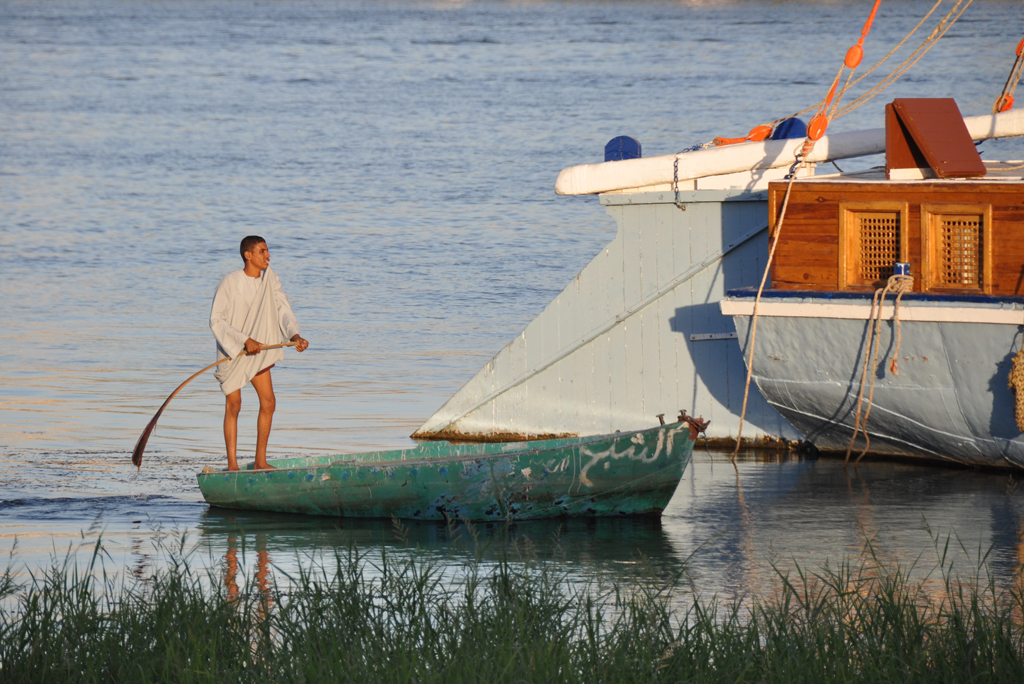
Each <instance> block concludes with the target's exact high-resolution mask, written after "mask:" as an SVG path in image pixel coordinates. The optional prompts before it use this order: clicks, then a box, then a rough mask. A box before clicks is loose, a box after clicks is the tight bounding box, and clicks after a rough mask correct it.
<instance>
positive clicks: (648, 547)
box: [197, 507, 685, 572]
mask: <svg viewBox="0 0 1024 684" xmlns="http://www.w3.org/2000/svg"><path fill="white" fill-rule="evenodd" d="M197 530H198V532H199V535H200V544H201V545H202V546H203V547H205V548H207V549H209V551H210V553H211V555H214V556H219V555H221V554H224V555H225V560H226V561H227V562H228V563H229V565H230V564H231V563H234V567H235V568H236V569H237V565H238V562H239V557H240V556H243V557H248V556H249V555H251V553H252V551H253V550H255V551H256V554H257V564H258V568H257V569H259V567H262V565H265V562H266V559H269V561H270V563H272V564H281V563H287V562H288V561H290V560H291V559H292V558H296V557H309V556H310V554H316V553H318V552H321V551H328V552H329V553H333V552H334V550H336V549H341V550H344V549H347V548H349V547H352V548H356V549H359V550H360V552H361V553H366V552H367V551H368V550H371V549H376V548H383V549H387V550H388V552H389V553H393V552H399V551H402V550H416V551H418V552H421V553H424V554H426V555H427V556H428V557H431V558H438V559H445V558H460V559H462V558H466V557H467V556H469V557H475V556H477V555H479V556H480V557H481V559H482V560H485V561H487V560H495V559H498V558H507V559H510V560H530V561H565V560H566V559H571V560H572V564H573V565H574V566H577V567H580V568H584V569H586V570H589V571H595V570H599V569H602V568H609V569H615V570H616V571H618V572H621V571H623V570H625V569H627V568H629V567H632V566H636V567H637V569H638V570H648V569H649V570H654V571H656V572H678V571H680V570H682V569H683V567H684V560H685V559H683V558H681V557H680V556H679V554H678V551H677V549H676V548H675V546H674V545H673V543H672V542H671V540H670V539H669V538H668V536H667V535H666V534H665V532H664V530H663V528H662V523H661V520H660V519H659V518H655V517H651V516H646V517H630V518H569V519H559V520H550V519H549V520H535V521H531V522H530V523H529V524H517V523H470V524H466V523H455V522H452V523H451V524H447V523H444V522H433V521H415V520H409V521H404V522H402V523H399V524H395V522H394V521H391V520H380V519H366V518H336V519H332V520H325V519H324V518H314V517H309V516H292V515H282V514H279V513H269V512H264V511H230V510H225V509H222V508H212V507H211V508H209V509H207V510H206V511H205V512H204V513H203V516H202V518H201V519H200V521H199V524H198V525H197ZM261 553H263V554H265V555H266V558H264V556H262V555H260V554H261ZM641 566H646V567H641Z"/></svg>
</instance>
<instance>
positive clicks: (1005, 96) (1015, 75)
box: [992, 38, 1024, 114]
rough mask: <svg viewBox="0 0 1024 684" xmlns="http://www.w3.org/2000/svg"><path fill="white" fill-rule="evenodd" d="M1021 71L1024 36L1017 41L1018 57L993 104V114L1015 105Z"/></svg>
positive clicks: (1023, 68) (1023, 70) (1022, 67)
mask: <svg viewBox="0 0 1024 684" xmlns="http://www.w3.org/2000/svg"><path fill="white" fill-rule="evenodd" d="M1021 72H1024V38H1021V40H1020V42H1019V43H1017V59H1016V60H1015V61H1014V62H1013V67H1011V68H1010V75H1009V76H1007V77H1006V85H1004V86H1003V92H1001V93H1000V94H999V97H997V98H996V101H995V104H993V105H992V113H993V114H998V113H999V112H1005V111H1006V110H1008V109H1010V108H1011V107H1013V92H1014V91H1015V90H1017V84H1018V83H1020V76H1021Z"/></svg>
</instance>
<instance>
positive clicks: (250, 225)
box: [0, 0, 1024, 592]
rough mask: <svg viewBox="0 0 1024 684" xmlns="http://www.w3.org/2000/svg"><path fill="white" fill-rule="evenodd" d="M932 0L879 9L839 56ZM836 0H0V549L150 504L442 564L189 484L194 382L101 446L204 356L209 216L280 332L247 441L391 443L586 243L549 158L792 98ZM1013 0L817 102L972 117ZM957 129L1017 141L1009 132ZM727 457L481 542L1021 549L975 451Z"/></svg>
mask: <svg viewBox="0 0 1024 684" xmlns="http://www.w3.org/2000/svg"><path fill="white" fill-rule="evenodd" d="M930 4H931V3H930V2H916V1H905V2H887V3H883V7H882V10H881V13H880V15H879V19H878V21H877V22H876V25H875V29H874V31H873V33H872V34H871V37H870V38H869V40H868V43H867V46H866V47H867V58H866V62H867V63H870V62H871V61H872V60H873V59H874V58H877V57H878V56H880V55H881V54H883V53H884V52H885V51H887V50H888V49H889V47H890V46H892V45H893V44H895V43H896V42H897V41H898V40H899V39H900V38H902V36H903V35H904V34H905V33H906V31H907V30H909V28H910V27H912V26H913V24H914V23H916V21H917V19H918V18H919V17H920V16H921V15H922V14H923V13H924V12H925V11H926V10H927V8H928V7H929V6H930ZM868 5H870V3H868V2H866V1H858V2H852V1H837V2H828V3H825V2H770V1H768V0H759V1H755V0H751V1H737V2H695V3H688V2H680V3H658V2H597V3H584V2H561V3H559V2H543V1H541V2H530V3H512V2H508V3H497V2H454V3H431V2H413V1H407V2H406V1H399V0H395V1H390V2H389V1H384V2H303V1H300V0H294V1H289V2H274V3H267V2H248V1H245V2H243V1H241V0H239V1H233V0H225V1H220V2H217V1H214V2H198V1H190V0H181V1H178V2H148V1H147V2H142V1H141V0H123V1H117V0H95V1H91V2H90V1H82V2H17V1H13V0H3V1H2V2H0V64H2V65H3V66H2V67H0V91H2V93H3V96H2V97H0V248H2V249H0V272H2V273H3V278H2V280H0V322H2V325H0V550H3V551H7V550H10V549H11V548H12V547H13V546H14V545H15V539H17V547H18V550H17V557H18V559H19V562H23V563H24V564H26V565H27V566H29V567H31V566H34V565H38V564H39V563H43V562H46V560H47V559H48V557H49V555H50V554H51V553H54V552H56V553H63V550H64V549H66V548H68V547H69V545H71V546H72V547H74V546H76V545H80V544H87V543H91V541H92V540H95V538H96V536H97V535H98V534H99V533H101V532H102V533H103V535H104V538H105V540H106V544H107V546H108V549H110V551H111V554H112V557H114V558H115V559H116V561H117V562H118V563H122V564H127V565H129V566H131V567H135V568H145V567H146V565H147V563H151V562H152V559H153V555H154V550H153V546H154V543H155V542H157V541H158V540H159V539H160V538H161V535H162V534H164V533H167V532H177V533H187V534H188V538H189V539H190V540H191V541H190V543H196V544H199V547H200V548H201V549H202V553H201V554H200V555H202V556H203V557H204V558H208V559H210V562H220V559H221V558H222V557H223V556H224V554H225V553H227V551H228V549H229V548H234V547H237V546H239V545H240V546H241V548H243V549H244V548H262V550H263V551H265V552H266V554H264V556H265V557H267V558H270V559H271V561H272V562H273V563H276V564H280V566H281V567H286V566H288V565H289V564H294V563H296V562H300V561H298V560H296V559H297V558H298V556H296V554H297V553H301V552H302V551H303V550H304V549H309V548H313V547H317V546H325V545H337V544H343V543H348V542H349V541H352V540H356V541H358V543H360V544H363V545H370V546H374V547H376V546H381V545H391V544H395V545H399V546H401V547H402V548H414V547H416V546H417V545H418V546H419V547H420V548H422V549H426V550H428V551H429V552H430V553H434V554H437V556H438V558H440V559H447V558H454V557H456V556H457V555H458V552H457V551H456V550H454V547H453V546H452V545H451V544H450V541H449V540H448V539H447V537H446V531H445V530H444V529H443V528H440V529H439V528H437V527H436V526H432V525H425V526H415V527H410V528H409V531H408V532H407V533H406V535H405V538H404V541H403V540H402V539H400V538H398V537H396V536H395V535H394V532H393V531H392V530H391V527H390V523H351V522H338V521H331V520H327V521H325V520H318V519H295V518H292V517H288V516H253V515H226V514H224V513H220V512H216V511H212V510H210V509H208V508H207V507H206V506H205V505H204V504H203V503H202V501H201V498H200V496H199V492H198V488H197V486H196V483H195V478H194V473H195V472H196V471H197V470H199V469H201V468H202V467H203V466H204V465H207V464H218V463H221V462H222V461H223V450H222V438H221V433H220V420H221V411H222V404H223V400H222V398H221V395H220V393H219V390H218V388H217V385H216V384H215V381H214V380H213V378H212V376H211V377H204V378H201V379H200V380H197V381H196V382H195V383H193V385H191V386H190V387H189V388H188V389H187V390H186V391H185V392H183V393H182V394H181V395H180V396H179V398H177V399H176V400H175V403H173V404H172V405H171V407H170V409H169V410H168V411H167V412H166V413H165V414H164V416H163V418H162V419H161V422H160V425H159V427H158V429H157V431H156V433H155V435H154V437H153V438H152V440H151V441H150V450H149V452H148V453H147V459H146V463H145V465H144V468H143V470H142V472H141V473H135V471H134V469H133V468H132V467H131V466H130V464H129V462H128V456H129V453H130V450H131V447H132V446H133V445H134V442H135V440H136V438H137V436H138V434H139V432H140V430H141V428H142V427H143V426H144V425H145V424H146V422H147V421H148V420H149V418H150V416H152V414H153V412H154V411H155V410H156V408H157V407H158V406H159V404H160V402H161V401H162V400H163V399H164V397H165V396H166V395H167V393H168V392H170V390H171V389H173V387H174V386H175V385H177V384H178V383H179V382H181V381H182V380H183V379H184V378H186V377H187V376H188V375H190V374H191V373H192V372H194V371H195V370H198V369H199V368H200V367H202V366H204V365H206V364H207V363H209V362H210V361H211V360H212V357H213V341H212V337H211V335H210V333H209V328H208V325H207V318H208V313H209V306H210V301H211V297H212V293H213V288H214V286H215V285H216V283H217V281H218V279H219V278H220V277H221V276H222V275H223V274H224V273H226V272H228V271H230V270H233V269H235V268H238V267H239V266H240V260H239V258H238V255H237V251H236V250H237V244H238V240H239V239H240V238H241V237H242V236H243V235H245V234H248V233H258V234H261V235H263V236H265V237H266V238H267V239H268V241H269V245H270V249H271V253H272V261H273V264H274V267H275V270H276V271H277V273H278V275H279V276H280V278H281V280H282V281H283V283H284V285H285V288H286V290H287V292H288V293H289V295H290V297H291V299H292V302H293V305H294V307H295V309H296V312H297V314H298V316H299V320H300V323H301V324H302V327H303V334H304V335H305V336H306V337H308V338H309V339H310V340H311V342H312V346H311V348H310V350H309V351H308V352H306V353H305V354H303V355H301V356H299V355H297V354H294V353H289V354H288V355H287V356H286V359H285V362H283V363H281V364H279V367H278V369H276V370H275V373H274V382H275V385H276V386H277V392H278V398H279V402H278V412H277V415H276V416H275V428H274V432H273V435H272V442H271V448H272V450H274V451H275V452H276V453H277V454H279V455H284V454H316V453H337V452H352V451H360V450H366V449H373V448H387V447H396V446H403V445H409V444H411V442H410V440H409V439H408V437H407V435H409V434H410V433H411V432H412V431H413V430H414V429H415V428H416V427H418V426H419V425H420V423H422V422H423V421H424V420H425V419H426V418H427V417H428V416H429V415H430V414H431V413H432V412H433V411H434V410H435V409H436V408H438V407H439V406H440V405H441V404H442V403H443V402H444V401H445V399H447V397H448V396H450V395H451V394H452V393H453V392H454V391H455V390H456V389H458V387H459V386H460V385H461V384H462V383H463V382H465V381H466V380H467V379H468V378H469V377H471V376H472V375H473V373H474V372H475V371H476V370H477V369H478V368H479V367H480V366H481V365H482V364H483V363H485V362H486V361H487V360H488V359H489V358H490V357H491V355H492V354H494V353H495V352H496V351H497V350H498V349H500V348H501V347H502V346H503V345H504V344H505V343H506V342H507V341H508V340H509V339H510V338H511V337H512V336H513V335H515V334H516V333H517V332H518V331H519V330H521V329H522V328H523V327H524V326H525V324H526V323H528V322H529V321H530V320H531V319H532V318H533V317H534V316H535V315H536V314H537V313H538V312H539V311H541V310H542V309H543V307H544V306H545V305H546V304H547V302H548V301H550V299H551V298H552V297H553V296H554V295H555V294H556V293H557V292H558V291H559V290H560V289H561V288H562V287H563V286H564V284H565V283H566V282H568V281H569V279H570V278H571V277H572V276H573V275H574V274H575V273H576V272H577V271H578V270H579V269H580V268H582V267H583V266H584V265H585V264H586V263H587V262H588V261H589V260H590V259H591V258H592V257H593V256H594V255H595V254H596V253H597V252H598V251H599V250H600V249H601V248H602V247H603V246H604V245H605V244H606V243H607V242H608V241H609V240H610V239H611V238H612V237H613V235H614V231H615V225H614V222H613V221H612V220H611V219H610V218H609V217H607V216H606V215H605V214H604V212H603V210H602V209H601V207H600V206H599V204H598V203H597V200H596V199H595V198H592V197H585V198H564V197H563V198H559V197H556V196H555V195H554V193H553V190H552V185H553V182H554V178H555V176H556V175H557V173H558V171H559V170H560V169H562V168H564V167H566V166H570V165H573V164H577V163H583V162H591V161H599V160H601V159H602V149H603V145H604V143H605V142H606V141H607V140H608V139H609V138H611V137H613V136H615V135H620V134H630V135H633V136H634V137H637V138H638V139H640V140H641V142H642V143H643V146H644V153H645V154H646V155H648V156H650V155H653V154H663V153H670V152H675V151H678V150H680V149H682V148H684V147H687V146H690V145H693V144H695V143H698V142H703V141H706V140H709V139H710V138H712V137H714V136H717V135H723V136H736V135H741V134H743V133H745V132H746V131H747V130H749V129H750V128H751V127H752V126H753V125H755V124H757V123H760V122H762V121H765V120H770V119H775V118H778V117H779V116H783V115H785V114H788V113H791V112H793V111H796V110H799V109H802V108H804V107H806V106H808V105H809V104H811V103H812V102H814V101H815V100H816V99H819V98H820V97H821V96H822V95H823V93H824V90H825V89H826V88H827V85H828V83H829V82H830V79H831V77H832V76H833V75H834V71H835V69H836V68H837V65H838V61H839V60H840V59H841V56H842V54H843V53H844V52H845V49H846V47H847V46H848V44H850V43H852V42H853V41H854V40H855V39H856V37H857V35H859V31H860V27H861V24H862V23H863V18H864V16H865V14H866V12H867V10H868ZM1021 16H1022V14H1021V6H1020V3H1019V2H1017V1H1016V0H1013V1H1007V2H1001V1H998V0H976V2H975V3H974V6H972V7H971V9H970V10H968V12H967V14H965V15H964V18H963V19H962V20H961V22H960V23H959V24H958V25H957V26H956V27H954V29H953V30H952V31H951V32H950V33H949V34H948V35H947V37H946V38H945V39H943V41H942V42H941V43H940V44H939V45H938V47H936V48H935V49H934V50H932V52H931V53H929V54H928V55H927V56H926V57H925V58H924V59H923V60H922V61H921V62H920V63H919V64H918V65H917V66H916V67H915V68H914V69H913V70H912V71H911V72H910V73H909V74H908V75H907V76H906V77H905V78H904V79H903V80H902V81H900V82H899V83H898V84H897V85H896V86H893V87H892V88H891V89H890V90H889V91H887V92H886V94H885V95H883V96H882V97H880V98H878V99H877V100H875V101H874V102H872V103H871V104H870V105H868V106H865V107H862V108H860V109H858V110H856V111H855V112H854V113H852V114H851V115H849V116H848V117H846V118H845V119H842V120H840V121H838V122H836V123H834V124H833V127H834V128H835V129H836V130H853V129H858V128H865V127H875V126H881V125H882V104H883V103H884V102H887V101H889V100H891V98H892V97H899V96H917V97H921V96H931V97H944V96H953V97H956V98H957V101H958V103H959V104H960V107H961V109H962V110H963V111H964V112H965V113H966V114H980V113H986V112H988V111H989V108H990V107H991V103H992V101H993V100H994V98H995V97H996V95H997V94H998V92H999V90H1000V89H1001V87H1002V84H1003V82H1004V80H1005V78H1006V75H1007V73H1008V72H1009V69H1010V66H1011V59H1012V57H1013V48H1014V46H1015V45H1016V43H1017V41H1019V40H1020V28H1021ZM982 149H983V150H984V151H985V154H986V156H987V157H990V158H1003V159H1020V158H1024V145H1022V144H1021V142H1020V141H1002V142H997V143H986V144H985V145H984V146H983V148H982ZM877 162H878V160H877V159H874V160H872V159H868V160H862V161H860V162H855V163H851V165H854V166H855V165H856V164H861V165H870V164H874V163H877ZM844 167H845V165H844ZM254 400H255V397H254V396H253V395H251V394H249V395H246V396H245V403H246V406H245V407H244V408H243V416H242V419H241V428H242V429H241V432H242V443H241V445H240V447H241V448H243V453H244V449H246V448H248V449H251V443H252V441H253V431H254V424H255V410H254V403H255V401H254ZM679 408H687V409H690V410H693V411H694V412H696V413H699V412H700V407H679ZM652 423H653V417H652ZM247 445H248V446H247ZM724 458H725V457H724V456H722V455H717V456H715V457H714V458H712V456H711V455H710V454H706V453H700V454H698V455H697V456H696V458H695V462H694V464H693V466H692V467H691V468H690V470H688V471H687V473H686V476H685V477H684V480H683V483H682V485H681V487H680V490H679V492H678V494H677V496H676V497H675V499H674V500H673V502H672V504H671V505H670V507H669V509H668V510H667V511H666V514H665V517H664V519H663V521H662V522H661V523H660V524H652V523H649V522H630V521H577V522H573V523H570V524H565V525H562V526H561V527H559V526H558V525H548V524H531V525H518V526H516V527H515V528H514V529H513V530H512V531H511V534H512V539H511V541H510V542H509V543H513V542H514V543H516V544H519V543H520V542H523V543H525V542H526V541H528V542H529V544H530V546H531V548H532V549H533V550H534V552H535V553H537V554H538V555H539V556H541V557H545V558H551V559H553V560H557V561H558V562H559V563H565V564H568V567H577V566H578V567H580V568H581V569H582V570H587V571H595V572H598V571H600V572H607V573H610V574H611V575H612V576H615V574H616V573H624V572H626V569H627V568H630V567H633V564H635V563H636V559H637V554H638V553H642V554H644V555H645V556H646V557H647V558H648V559H649V560H650V562H651V563H652V564H654V565H656V566H658V567H661V568H663V569H671V568H675V567H680V566H681V564H683V563H684V562H686V560H687V559H688V558H690V561H689V562H690V568H691V571H692V574H693V577H694V578H695V581H697V583H698V586H699V587H700V588H701V589H702V590H706V591H726V592H745V591H760V590H762V589H763V588H764V587H766V586H767V585H768V584H769V583H770V581H771V578H772V563H773V562H775V563H782V564H784V565H785V564H792V563H793V562H799V563H801V564H805V565H811V566H817V565H820V564H821V563H823V562H825V560H826V559H833V560H834V559H837V558H841V557H842V556H844V555H849V554H857V553H859V552H860V550H861V549H862V548H863V546H864V544H865V543H867V542H872V543H873V544H874V545H875V549H876V552H878V553H879V554H881V555H882V556H883V557H884V558H885V559H888V560H892V561H899V562H903V563H908V564H909V563H912V562H914V561H915V560H917V559H922V560H921V561H920V562H921V563H923V564H927V563H925V561H924V560H923V559H928V560H929V562H930V560H931V559H933V558H934V549H933V547H934V543H935V539H945V538H946V537H947V536H949V535H953V538H954V539H959V540H961V541H962V542H963V545H962V548H960V550H959V551H958V552H957V553H958V554H959V556H958V558H960V560H961V561H962V562H963V563H970V562H972V559H976V556H977V553H978V551H979V549H980V550H981V551H982V552H984V551H986V550H988V549H991V550H992V553H991V555H990V556H989V559H988V560H989V562H990V567H991V568H992V569H994V570H995V572H996V573H997V574H998V575H999V576H1000V577H1002V578H1004V579H1005V578H1009V577H1010V576H1011V575H1012V574H1013V573H1015V572H1016V571H1017V569H1018V568H1019V567H1020V564H1021V559H1020V557H1019V554H1020V553H1021V550H1020V547H1019V543H1020V540H1021V533H1022V531H1024V521H1022V518H1021V509H1020V497H1021V494H1020V493H1019V492H1018V490H1017V488H1016V485H1015V483H1014V482H1013V481H1012V480H1010V479H1009V478H1008V477H1007V476H1005V475H994V474H985V473H975V472H971V471H952V470H940V469H934V468H922V467H914V466H905V465H881V464H869V465H866V466H862V467H861V468H860V469H859V470H858V471H856V472H854V471H850V472H849V473H847V472H845V471H843V470H842V468H840V467H839V466H838V464H836V463H833V462H829V461H816V460H801V459H798V458H795V457H794V458H788V457H787V458H783V459H776V458H769V457H753V456H751V457H748V458H746V459H745V460H743V461H741V463H740V464H739V468H738V471H737V470H734V469H733V468H732V467H731V466H729V465H728V463H727V462H726V461H725V460H724ZM483 533H484V534H491V533H492V532H490V531H488V530H484V531H483ZM556 539H557V541H555V540H556ZM516 548H518V547H516ZM691 555H692V558H691ZM574 564H575V565H574Z"/></svg>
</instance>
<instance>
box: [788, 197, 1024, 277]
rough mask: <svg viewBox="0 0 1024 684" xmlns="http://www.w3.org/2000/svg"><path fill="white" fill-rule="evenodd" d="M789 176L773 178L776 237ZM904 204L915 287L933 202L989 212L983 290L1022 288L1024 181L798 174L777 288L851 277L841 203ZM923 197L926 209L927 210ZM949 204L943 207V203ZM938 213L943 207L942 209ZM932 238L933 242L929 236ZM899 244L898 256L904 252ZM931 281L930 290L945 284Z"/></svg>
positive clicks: (920, 267)
mask: <svg viewBox="0 0 1024 684" xmlns="http://www.w3.org/2000/svg"><path fill="white" fill-rule="evenodd" d="M785 192H786V183H783V182H778V183H772V184H771V185H770V186H769V199H768V202H769V216H770V217H771V221H772V223H771V226H770V231H771V235H772V238H773V239H774V236H775V231H776V228H777V223H778V221H777V216H778V211H779V208H780V207H781V205H782V199H783V197H784V195H785ZM873 202H875V203H892V204H893V205H895V204H905V205H906V214H905V215H906V217H907V218H906V220H905V224H906V225H905V226H903V230H904V231H905V233H904V235H903V239H904V240H905V245H906V246H905V250H906V255H907V256H906V259H907V261H909V262H910V264H911V274H912V275H913V276H914V290H915V291H917V292H920V291H922V284H923V283H924V281H925V278H924V275H925V274H924V273H923V271H922V269H923V268H924V267H925V263H924V262H925V258H924V257H925V254H924V250H925V247H926V245H925V241H924V240H923V239H922V223H924V224H928V225H932V224H933V223H934V221H933V220H932V218H931V217H933V215H934V213H935V211H934V209H935V205H962V209H955V208H954V210H955V211H961V210H962V211H967V210H968V209H969V207H970V206H971V205H974V206H977V207H979V208H978V212H977V213H978V214H979V215H984V217H985V222H986V226H987V230H988V236H989V237H988V238H987V239H986V242H985V244H984V245H983V246H984V258H985V263H984V274H985V282H984V284H983V288H982V292H984V293H987V294H994V295H1024V183H1020V182H1012V181H1009V182H996V181H962V182H951V181H938V180H932V181H902V182H899V181H889V182H851V181H810V180H807V181H800V180H798V181H797V182H796V183H794V184H793V190H792V193H791V195H790V200H789V208H788V209H787V211H786V218H785V222H784V223H783V227H782V241H781V242H780V243H779V246H778V248H777V250H776V254H775V259H774V261H773V263H772V273H771V278H772V285H771V286H772V288H774V289H780V290H785V289H789V290H807V289H810V290H836V289H837V288H838V287H839V283H849V282H850V280H851V279H850V277H849V275H845V276H844V277H842V278H841V277H840V273H839V263H840V261H839V257H840V248H839V247H840V243H839V238H840V207H841V206H850V205H851V204H852V205H856V204H857V203H862V204H869V203H873ZM922 205H923V206H924V207H925V209H926V210H925V212H924V213H922ZM929 209H931V210H932V213H929ZM943 211H945V210H943ZM940 213H941V212H940ZM930 244H932V246H934V242H932V243H930ZM903 249H904V248H903V247H901V256H902V254H903ZM843 289H846V290H851V291H865V290H866V291H870V290H872V289H873V284H869V285H863V284H861V285H849V284H848V285H846V286H845V287H844V288H843ZM941 290H942V288H941V287H938V286H936V287H934V289H933V290H932V291H936V292H938V291H941Z"/></svg>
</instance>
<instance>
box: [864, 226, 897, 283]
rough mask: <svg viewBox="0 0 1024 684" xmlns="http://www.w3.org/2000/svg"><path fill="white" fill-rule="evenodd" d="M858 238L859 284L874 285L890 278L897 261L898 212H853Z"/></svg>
mask: <svg viewBox="0 0 1024 684" xmlns="http://www.w3.org/2000/svg"><path fill="white" fill-rule="evenodd" d="M855 216H856V220H857V223H858V224H859V225H858V228H859V230H858V233H859V234H860V235H859V237H860V239H859V240H858V242H859V243H860V250H859V251H860V264H859V268H858V271H859V273H858V276H859V278H860V280H862V281H864V282H867V283H874V282H877V281H879V280H887V279H888V278H889V276H891V275H892V272H893V271H892V268H893V264H894V263H895V262H897V261H899V260H900V258H899V257H900V215H899V212H895V211H894V212H885V213H875V212H871V213H869V212H855Z"/></svg>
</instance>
